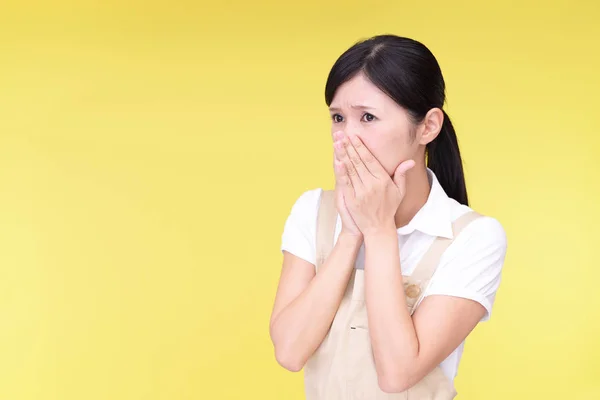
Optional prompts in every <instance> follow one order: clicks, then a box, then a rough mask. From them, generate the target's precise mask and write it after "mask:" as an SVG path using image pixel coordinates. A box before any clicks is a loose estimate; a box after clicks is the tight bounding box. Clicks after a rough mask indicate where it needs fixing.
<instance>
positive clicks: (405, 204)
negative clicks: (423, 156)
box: [394, 164, 431, 228]
mask: <svg viewBox="0 0 600 400" xmlns="http://www.w3.org/2000/svg"><path fill="white" fill-rule="evenodd" d="M430 191H431V187H430V186H429V178H428V177H427V170H426V169H425V165H423V164H418V166H417V165H415V166H414V167H413V168H412V169H411V170H410V171H408V172H407V174H406V194H405V195H404V198H403V199H402V202H401V203H400V206H399V207H398V210H397V211H396V215H395V217H394V220H395V222H396V228H400V227H403V226H405V225H407V224H408V223H409V222H410V221H411V220H412V219H413V217H414V216H415V215H416V214H417V212H418V211H419V210H420V209H421V207H423V206H424V205H425V203H426V202H427V198H428V197H429V192H430Z"/></svg>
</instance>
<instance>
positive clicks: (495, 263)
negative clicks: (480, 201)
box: [424, 216, 507, 322]
mask: <svg viewBox="0 0 600 400" xmlns="http://www.w3.org/2000/svg"><path fill="white" fill-rule="evenodd" d="M506 247H507V240H506V234H505V231H504V228H503V227H502V225H501V224H500V223H499V222H498V221H497V220H496V219H494V218H491V217H487V216H486V217H482V218H479V219H477V220H475V221H473V222H471V223H470V224H469V225H468V226H466V227H465V228H464V229H463V231H462V232H461V233H460V234H459V235H458V236H457V237H456V239H455V240H454V242H453V243H452V244H451V245H450V247H448V249H447V250H446V252H445V253H444V255H443V256H442V259H441V260H440V265H439V266H438V268H437V270H436V272H435V274H434V276H433V277H432V279H431V283H430V285H429V287H428V288H427V290H426V292H425V294H424V295H425V296H430V295H434V294H439V295H447V296H456V297H462V298H466V299H471V300H474V301H476V302H478V303H480V304H481V305H483V307H485V309H486V314H485V315H484V317H483V318H482V319H481V321H482V322H483V321H487V320H489V319H490V316H491V312H492V306H493V304H494V300H495V298H496V292H497V291H498V287H499V286H500V281H501V275H502V268H503V266H504V259H505V257H506Z"/></svg>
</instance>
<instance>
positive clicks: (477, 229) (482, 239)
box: [450, 200, 507, 251]
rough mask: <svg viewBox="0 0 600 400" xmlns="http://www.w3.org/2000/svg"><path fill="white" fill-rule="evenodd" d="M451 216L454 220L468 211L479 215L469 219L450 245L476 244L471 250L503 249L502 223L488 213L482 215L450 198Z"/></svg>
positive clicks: (504, 243) (504, 238)
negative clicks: (471, 219)
mask: <svg viewBox="0 0 600 400" xmlns="http://www.w3.org/2000/svg"><path fill="white" fill-rule="evenodd" d="M452 202H453V204H452V205H451V208H450V209H451V217H452V220H453V221H455V220H456V219H458V218H459V217H461V216H462V215H464V214H466V213H469V212H476V213H477V214H479V217H478V218H476V219H474V220H473V221H471V222H470V223H469V224H468V225H467V226H465V227H464V228H463V230H462V231H461V232H460V234H459V235H458V236H457V237H455V238H454V242H453V245H452V246H451V247H462V246H463V245H466V244H468V245H469V247H472V246H473V245H476V246H475V248H473V249H472V250H476V249H477V248H479V249H481V248H490V247H493V248H496V249H498V250H502V251H505V250H506V247H507V237H506V231H505V229H504V226H503V225H502V223H501V222H500V221H499V220H498V219H496V218H494V217H492V216H489V215H484V214H482V213H479V212H478V211H477V210H474V209H473V208H471V207H468V206H465V205H463V204H460V203H458V202H456V201H454V200H452Z"/></svg>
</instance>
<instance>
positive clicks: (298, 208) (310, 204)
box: [291, 188, 323, 218]
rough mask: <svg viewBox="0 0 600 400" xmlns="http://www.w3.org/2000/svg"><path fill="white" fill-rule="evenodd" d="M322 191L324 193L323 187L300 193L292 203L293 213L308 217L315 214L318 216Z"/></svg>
mask: <svg viewBox="0 0 600 400" xmlns="http://www.w3.org/2000/svg"><path fill="white" fill-rule="evenodd" d="M321 193H323V189H322V188H313V189H309V190H306V191H304V192H302V193H300V195H298V197H297V198H296V200H295V201H294V204H293V205H292V209H291V213H292V214H296V215H299V216H303V217H306V218H309V217H311V216H312V215H313V214H314V216H315V217H316V215H317V211H318V210H319V201H320V199H321Z"/></svg>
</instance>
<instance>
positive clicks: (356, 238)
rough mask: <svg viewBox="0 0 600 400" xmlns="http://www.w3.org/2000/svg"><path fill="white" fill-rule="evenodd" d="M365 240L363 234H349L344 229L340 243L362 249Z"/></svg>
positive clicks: (339, 239) (340, 236)
mask: <svg viewBox="0 0 600 400" xmlns="http://www.w3.org/2000/svg"><path fill="white" fill-rule="evenodd" d="M363 240H364V236H363V234H362V233H358V234H357V233H353V232H348V231H345V230H343V229H342V231H341V232H340V235H339V237H338V242H341V243H344V244H347V245H355V246H358V247H360V245H361V244H362V242H363Z"/></svg>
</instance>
